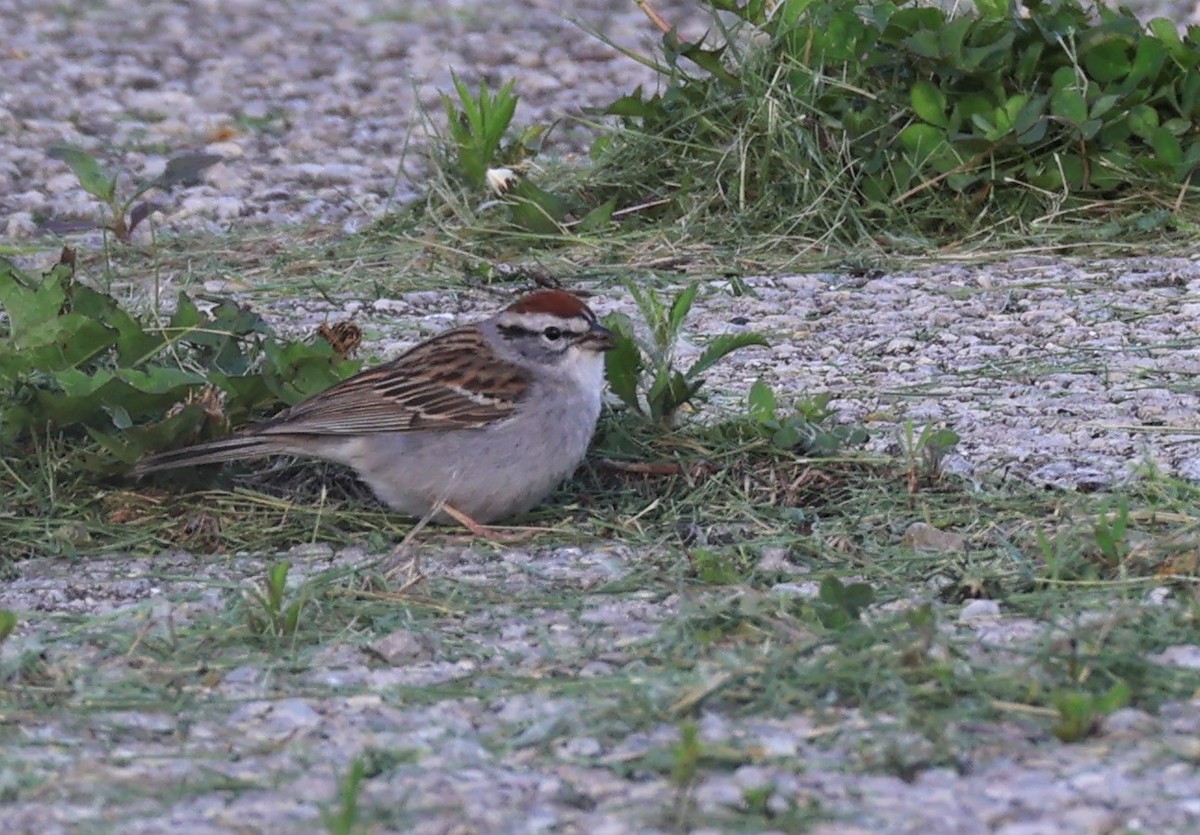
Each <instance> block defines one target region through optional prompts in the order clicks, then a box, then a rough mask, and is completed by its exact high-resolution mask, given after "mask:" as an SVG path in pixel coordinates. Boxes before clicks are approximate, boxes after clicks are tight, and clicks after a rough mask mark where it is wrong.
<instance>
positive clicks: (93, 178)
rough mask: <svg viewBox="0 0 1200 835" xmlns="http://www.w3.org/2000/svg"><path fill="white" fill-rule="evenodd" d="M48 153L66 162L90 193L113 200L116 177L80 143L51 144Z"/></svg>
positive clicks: (106, 199)
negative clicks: (79, 144)
mask: <svg viewBox="0 0 1200 835" xmlns="http://www.w3.org/2000/svg"><path fill="white" fill-rule="evenodd" d="M46 153H47V155H48V156H50V157H52V158H53V159H60V160H62V161H63V162H65V163H66V164H67V165H68V166H69V167H70V169H71V170H72V171H74V172H75V176H76V177H77V178H78V179H79V185H81V186H83V190H84V191H86V192H87V193H88V194H90V195H92V196H93V197H98V198H100V199H101V200H103V201H104V202H105V203H112V202H113V198H114V196H115V194H116V191H117V179H116V177H113V176H110V175H109V173H108V172H107V171H105V170H104V169H103V168H102V167H101V166H100V163H99V162H98V161H97V160H96V158H95V157H93V156H92V155H91V154H89V153H88V152H87V151H85V150H83V149H82V148H80V147H79V146H78V145H69V144H61V145H51V146H50V148H49V149H48V150H47V151H46Z"/></svg>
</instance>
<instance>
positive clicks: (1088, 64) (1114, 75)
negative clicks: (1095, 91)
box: [1083, 38, 1133, 84]
mask: <svg viewBox="0 0 1200 835" xmlns="http://www.w3.org/2000/svg"><path fill="white" fill-rule="evenodd" d="M1126 50H1127V44H1126V43H1125V41H1123V40H1120V39H1117V38H1114V39H1112V40H1108V41H1104V42H1103V43H1099V44H1096V45H1095V46H1094V47H1092V48H1091V49H1089V50H1088V51H1087V52H1086V53H1085V54H1084V56H1083V67H1084V69H1085V70H1087V73H1088V75H1089V76H1091V77H1092V78H1093V79H1095V80H1096V81H1099V82H1100V83H1101V84H1107V83H1109V82H1111V81H1116V80H1118V79H1121V78H1124V77H1125V76H1127V75H1129V71H1130V70H1131V69H1133V63H1132V62H1131V61H1130V60H1129V54H1128V52H1127V51H1126Z"/></svg>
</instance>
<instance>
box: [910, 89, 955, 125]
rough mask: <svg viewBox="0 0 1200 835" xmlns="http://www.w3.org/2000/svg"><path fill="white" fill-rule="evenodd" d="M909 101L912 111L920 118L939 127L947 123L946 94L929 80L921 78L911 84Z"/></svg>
mask: <svg viewBox="0 0 1200 835" xmlns="http://www.w3.org/2000/svg"><path fill="white" fill-rule="evenodd" d="M909 101H910V102H911V103H912V109H913V112H914V113H916V114H917V116H919V117H920V118H921V119H922V120H924V121H925V122H928V123H929V124H931V125H936V126H937V127H939V128H944V127H947V126H948V125H949V120H948V119H947V118H946V96H945V95H944V94H943V93H942V91H941V90H940V89H939V88H938V87H937V86H936V85H934V84H933V83H932V82H930V81H925V80H921V81H918V82H917V83H916V84H914V85H913V86H912V90H911V91H910V92H909Z"/></svg>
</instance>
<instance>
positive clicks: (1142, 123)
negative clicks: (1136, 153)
mask: <svg viewBox="0 0 1200 835" xmlns="http://www.w3.org/2000/svg"><path fill="white" fill-rule="evenodd" d="M1128 122H1129V129H1130V130H1131V131H1133V133H1134V135H1135V136H1139V137H1141V138H1142V139H1145V140H1146V141H1147V142H1149V141H1150V138H1151V137H1152V136H1153V135H1154V132H1155V131H1156V130H1158V111H1157V110H1155V109H1154V108H1153V107H1150V106H1149V105H1146V104H1139V105H1136V106H1135V107H1133V108H1131V109H1130V111H1129V119H1128Z"/></svg>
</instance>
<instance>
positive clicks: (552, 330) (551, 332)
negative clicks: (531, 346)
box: [542, 326, 562, 342]
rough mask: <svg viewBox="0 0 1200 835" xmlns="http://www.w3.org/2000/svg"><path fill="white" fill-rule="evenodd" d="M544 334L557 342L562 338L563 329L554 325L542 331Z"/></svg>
mask: <svg viewBox="0 0 1200 835" xmlns="http://www.w3.org/2000/svg"><path fill="white" fill-rule="evenodd" d="M542 336H544V337H546V338H547V339H549V340H550V341H551V342H557V341H558V340H559V339H561V338H562V331H561V330H559V329H558V328H556V327H554V326H550V327H548V328H546V329H545V330H544V331H542Z"/></svg>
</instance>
